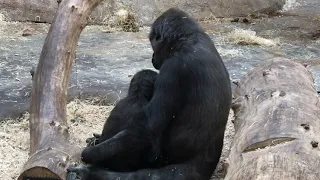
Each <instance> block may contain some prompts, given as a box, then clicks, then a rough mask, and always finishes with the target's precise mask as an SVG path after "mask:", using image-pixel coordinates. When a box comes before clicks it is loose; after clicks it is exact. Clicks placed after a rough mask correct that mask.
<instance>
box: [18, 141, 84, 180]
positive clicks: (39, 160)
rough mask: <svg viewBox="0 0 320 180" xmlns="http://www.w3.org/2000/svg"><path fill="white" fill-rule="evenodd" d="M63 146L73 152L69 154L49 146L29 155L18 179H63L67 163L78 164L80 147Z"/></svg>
mask: <svg viewBox="0 0 320 180" xmlns="http://www.w3.org/2000/svg"><path fill="white" fill-rule="evenodd" d="M65 147H66V149H67V148H68V152H72V151H70V149H71V150H72V149H73V150H74V151H73V152H74V154H73V155H69V154H67V153H66V152H65V151H62V150H58V149H55V148H51V147H49V148H46V149H42V150H39V151H37V152H36V153H35V154H33V155H31V157H30V158H29V160H28V162H27V163H26V164H25V167H24V171H23V173H22V174H21V175H20V176H19V178H18V180H25V179H28V178H29V179H30V180H32V178H55V179H65V176H66V168H67V167H68V166H69V165H75V164H79V159H80V156H79V155H80V152H81V150H80V149H78V148H74V147H72V146H71V145H66V146H65ZM75 155H76V156H75Z"/></svg>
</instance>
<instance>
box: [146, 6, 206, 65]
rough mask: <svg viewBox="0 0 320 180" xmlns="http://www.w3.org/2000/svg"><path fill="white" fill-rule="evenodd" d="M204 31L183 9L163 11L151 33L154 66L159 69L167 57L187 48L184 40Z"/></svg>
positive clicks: (153, 25)
mask: <svg viewBox="0 0 320 180" xmlns="http://www.w3.org/2000/svg"><path fill="white" fill-rule="evenodd" d="M202 32H203V30H202V28H201V27H200V26H199V25H198V24H197V22H196V21H195V20H194V19H193V18H190V17H189V15H188V14H187V13H185V12H183V11H181V10H178V9H175V8H172V9H169V10H168V11H166V12H165V13H163V14H162V15H161V16H159V17H158V18H157V19H156V20H155V22H154V23H153V24H152V27H151V32H150V34H149V40H150V43H151V46H152V49H153V55H152V64H153V66H154V67H155V68H156V69H158V70H159V69H160V68H161V66H162V64H163V63H164V61H165V60H166V59H168V58H170V56H172V55H173V54H174V53H175V52H179V51H181V49H182V48H185V47H184V44H185V43H184V42H187V40H188V39H190V36H192V35H194V34H195V33H202Z"/></svg>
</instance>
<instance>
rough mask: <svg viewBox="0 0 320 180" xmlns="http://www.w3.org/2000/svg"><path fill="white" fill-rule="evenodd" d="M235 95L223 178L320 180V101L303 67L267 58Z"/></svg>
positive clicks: (310, 75)
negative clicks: (228, 148) (231, 132)
mask: <svg viewBox="0 0 320 180" xmlns="http://www.w3.org/2000/svg"><path fill="white" fill-rule="evenodd" d="M234 96H235V99H234V102H233V107H232V108H233V110H234V113H235V122H234V125H235V131H236V134H235V137H234V140H233V143H232V147H231V150H230V154H229V157H228V163H229V167H228V172H227V175H226V177H225V180H282V179H283V180H298V179H299V180H316V179H319V178H320V170H319V167H320V149H319V147H318V142H319V141H320V119H319V118H320V106H319V104H320V103H319V97H318V95H317V92H316V90H315V86H314V79H313V77H312V74H311V73H310V72H309V71H308V70H307V69H306V68H305V67H304V66H303V65H301V64H298V63H295V62H292V61H290V60H288V59H284V58H274V59H271V60H268V61H266V62H265V63H263V64H261V65H259V66H258V67H256V68H254V69H253V70H252V71H251V72H249V73H248V74H247V75H246V76H244V77H243V78H242V80H241V81H240V82H239V83H238V86H237V88H236V90H235V93H234Z"/></svg>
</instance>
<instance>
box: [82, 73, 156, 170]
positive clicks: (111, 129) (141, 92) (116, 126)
mask: <svg viewBox="0 0 320 180" xmlns="http://www.w3.org/2000/svg"><path fill="white" fill-rule="evenodd" d="M157 75H158V73H156V72H155V71H152V70H141V71H139V72H137V73H136V74H135V75H134V76H133V78H132V79H131V82H130V86H129V90H128V95H127V97H125V98H123V99H121V100H120V101H119V102H118V103H117V104H116V106H115V107H114V108H113V110H112V111H111V113H110V115H109V117H108V119H107V121H106V122H105V124H104V127H103V130H102V133H101V134H93V136H94V137H91V138H88V139H87V146H95V145H97V144H99V143H102V142H104V141H106V140H108V139H110V138H112V137H113V136H114V135H116V134H117V133H118V132H121V131H123V130H125V129H126V128H127V127H128V126H129V124H131V123H133V119H132V117H134V115H136V114H138V113H144V112H143V108H144V107H145V106H146V105H148V103H149V101H150V100H151V98H152V96H153V90H154V83H155V81H156V78H157ZM134 123H135V122H134ZM149 151H150V146H149V147H146V148H144V149H143V150H140V151H134V149H130V150H128V151H127V152H122V153H119V154H117V155H115V156H114V157H112V158H110V159H108V160H107V161H100V162H98V163H99V164H97V165H99V166H100V167H105V168H108V169H109V170H112V171H118V172H119V171H135V170H138V169H141V168H144V167H149V166H151V164H149V161H148V159H146V157H145V155H146V154H151V152H150V153H149Z"/></svg>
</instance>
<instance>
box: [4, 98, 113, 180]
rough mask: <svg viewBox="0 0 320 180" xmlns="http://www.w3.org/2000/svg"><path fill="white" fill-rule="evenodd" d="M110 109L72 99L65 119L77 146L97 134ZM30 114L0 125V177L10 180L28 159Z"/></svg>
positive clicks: (6, 120)
mask: <svg viewBox="0 0 320 180" xmlns="http://www.w3.org/2000/svg"><path fill="white" fill-rule="evenodd" d="M112 108H113V106H98V105H93V104H91V103H90V102H89V101H86V102H84V101H79V100H74V101H72V102H70V103H69V104H68V105H67V119H68V124H69V126H70V132H71V138H72V139H73V141H75V142H76V143H77V144H78V145H79V146H80V147H83V146H85V139H86V138H87V137H89V136H92V133H93V132H98V133H99V132H100V131H101V129H102V126H103V124H104V121H105V119H106V117H107V116H108V114H109V112H110V111H111V110H112ZM29 141H30V135H29V114H28V113H26V114H24V115H23V116H22V117H21V118H18V119H5V120H2V121H1V123H0V177H1V179H3V180H13V179H16V178H17V176H18V175H19V173H20V171H21V168H22V167H23V165H24V163H25V162H26V161H27V160H28V157H29V155H28V151H29Z"/></svg>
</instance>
